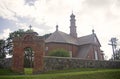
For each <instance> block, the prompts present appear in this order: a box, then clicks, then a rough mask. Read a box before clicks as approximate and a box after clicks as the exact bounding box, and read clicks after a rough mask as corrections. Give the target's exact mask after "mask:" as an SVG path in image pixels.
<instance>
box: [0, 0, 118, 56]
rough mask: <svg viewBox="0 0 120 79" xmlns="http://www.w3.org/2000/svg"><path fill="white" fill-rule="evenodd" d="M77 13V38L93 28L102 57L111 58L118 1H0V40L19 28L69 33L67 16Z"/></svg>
mask: <svg viewBox="0 0 120 79" xmlns="http://www.w3.org/2000/svg"><path fill="white" fill-rule="evenodd" d="M72 11H73V13H74V14H75V16H76V26H77V33H78V37H80V36H84V35H89V34H91V33H92V29H93V28H94V29H95V33H96V34H97V37H98V39H99V41H100V43H101V45H102V47H101V49H102V50H103V51H104V53H105V56H107V57H108V58H110V57H111V54H112V49H111V46H109V45H108V43H109V40H110V39H111V37H117V38H119V37H120V29H119V28H120V0H0V39H5V38H7V37H8V35H9V33H10V32H13V31H15V30H18V29H25V30H27V29H28V26H29V25H30V24H31V25H32V26H33V27H32V29H33V30H34V31H36V32H38V33H39V35H44V34H47V33H52V32H54V31H55V26H56V24H58V25H59V30H60V31H63V32H65V33H69V30H70V29H69V26H70V15H71V13H72Z"/></svg>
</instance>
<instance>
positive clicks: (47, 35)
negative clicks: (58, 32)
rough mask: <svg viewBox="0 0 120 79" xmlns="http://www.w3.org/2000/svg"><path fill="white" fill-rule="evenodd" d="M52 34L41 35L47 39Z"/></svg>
mask: <svg viewBox="0 0 120 79" xmlns="http://www.w3.org/2000/svg"><path fill="white" fill-rule="evenodd" d="M51 34H52V33H49V34H45V35H43V38H45V39H47V38H48V37H49V36H50V35H51Z"/></svg>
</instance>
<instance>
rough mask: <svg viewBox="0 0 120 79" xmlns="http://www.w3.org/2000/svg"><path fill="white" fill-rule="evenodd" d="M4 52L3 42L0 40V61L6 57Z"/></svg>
mask: <svg viewBox="0 0 120 79" xmlns="http://www.w3.org/2000/svg"><path fill="white" fill-rule="evenodd" d="M5 54H6V52H5V40H2V39H1V40H0V59H1V58H5V57H6V55H5Z"/></svg>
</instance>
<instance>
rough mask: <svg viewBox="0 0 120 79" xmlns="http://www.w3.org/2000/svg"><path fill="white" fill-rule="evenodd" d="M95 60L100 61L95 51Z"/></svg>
mask: <svg viewBox="0 0 120 79" xmlns="http://www.w3.org/2000/svg"><path fill="white" fill-rule="evenodd" d="M95 60H98V53H97V51H95Z"/></svg>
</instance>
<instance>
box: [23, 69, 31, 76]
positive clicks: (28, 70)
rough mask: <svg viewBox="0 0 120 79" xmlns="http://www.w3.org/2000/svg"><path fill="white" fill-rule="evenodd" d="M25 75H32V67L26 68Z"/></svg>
mask: <svg viewBox="0 0 120 79" xmlns="http://www.w3.org/2000/svg"><path fill="white" fill-rule="evenodd" d="M24 73H25V75H32V68H24Z"/></svg>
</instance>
